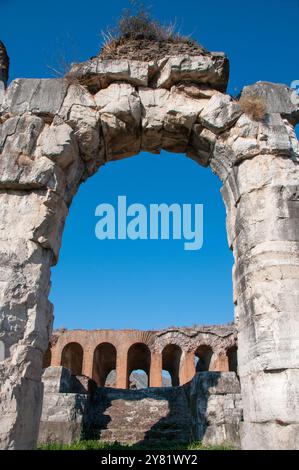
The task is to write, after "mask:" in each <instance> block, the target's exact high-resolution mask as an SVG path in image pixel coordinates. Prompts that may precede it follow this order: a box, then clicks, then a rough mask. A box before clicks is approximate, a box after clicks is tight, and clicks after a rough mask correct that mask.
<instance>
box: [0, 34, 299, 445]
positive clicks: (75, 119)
mask: <svg viewBox="0 0 299 470" xmlns="http://www.w3.org/2000/svg"><path fill="white" fill-rule="evenodd" d="M168 46H169V45H168ZM159 47H160V46H159ZM136 49H138V50H139V53H140V54H139V56H138V54H134V47H132V46H130V48H129V50H128V49H127V50H120V51H117V53H115V55H114V56H113V57H109V56H107V55H106V56H101V55H100V56H98V57H95V58H92V59H90V60H88V61H87V62H84V63H80V64H75V65H73V67H72V69H71V70H70V72H69V73H68V75H67V76H66V77H65V78H62V79H16V80H14V81H13V82H12V83H11V84H10V85H9V86H8V88H5V87H4V86H2V87H0V152H1V155H0V189H1V191H0V199H1V202H0V211H1V216H0V250H1V256H0V281H1V282H0V299H1V310H0V355H1V356H0V398H1V400H0V416H1V418H0V419H1V426H0V448H2V449H31V448H34V447H35V446H36V444H37V439H38V434H39V432H40V433H42V434H43V433H44V431H45V427H47V426H48V422H47V418H48V413H49V412H50V411H49V410H50V409H52V408H53V407H52V405H51V406H50V408H49V407H46V408H45V403H46V402H44V408H43V415H42V420H41V413H42V406H43V403H42V402H43V384H42V382H41V376H42V371H43V369H42V366H43V360H44V355H45V352H46V350H47V348H48V345H49V341H50V338H51V334H52V323H53V306H52V305H51V303H50V302H49V300H48V294H49V289H50V270H51V267H52V266H54V265H55V264H56V263H57V262H58V257H59V250H60V245H61V237H62V233H63V228H64V224H65V220H66V217H67V214H68V209H69V207H70V204H71V202H72V199H73V197H74V196H75V194H76V192H77V190H78V188H79V186H80V184H81V183H83V182H84V181H85V180H86V179H87V178H88V177H90V176H91V175H93V174H94V173H95V172H96V171H98V169H99V168H100V167H102V166H103V165H105V164H109V161H111V160H118V159H120V158H125V157H130V156H131V155H136V154H138V153H139V152H140V151H147V152H152V153H159V152H160V151H161V150H162V149H165V150H168V151H170V152H175V153H185V154H186V155H187V156H188V157H190V158H192V159H194V160H195V161H196V162H198V164H200V165H203V166H205V167H210V168H211V170H212V171H213V172H214V173H216V175H217V176H218V177H219V178H220V180H221V181H222V189H221V194H222V197H223V201H224V204H225V206H226V213H227V220H226V227H227V237H228V245H229V247H230V248H231V249H232V251H233V255H234V269H233V291H234V292H233V299H234V304H235V326H236V329H237V336H238V377H239V380H240V384H239V380H238V378H237V375H236V373H235V372H232V371H228V372H225V371H223V370H226V371H227V369H228V368H229V367H228V365H227V364H228V363H227V357H226V356H227V355H225V351H224V350H223V351H221V348H220V349H219V351H218V352H219V354H218V353H217V351H215V352H216V354H215V353H214V357H213V362H212V364H211V366H213V368H214V371H210V372H207V371H203V372H199V373H198V374H196V375H195V377H193V378H192V375H193V374H194V351H195V349H192V348H191V349H190V350H189V349H188V348H187V349H186V350H184V348H183V347H182V348H181V349H182V358H183V361H184V366H183V367H182V369H181V371H180V372H178V368H177V367H176V368H175V369H176V370H174V371H172V372H171V375H172V380H173V384H174V385H178V384H179V386H175V387H168V388H167V390H166V389H164V388H163V387H159V386H160V384H161V374H160V371H161V367H162V368H163V367H165V368H166V369H168V370H172V369H173V368H174V366H173V364H174V363H175V361H174V360H173V358H174V356H175V351H174V348H172V349H170V348H169V350H168V352H167V351H166V352H165V350H164V357H163V349H162V354H161V350H160V349H157V351H156V350H155V349H153V350H151V348H152V347H154V346H153V345H155V344H156V346H157V347H158V346H159V348H160V347H162V344H163V347H164V345H165V346H166V347H167V345H166V343H163V333H160V332H159V333H155V334H154V338H152V339H153V345H152V344H150V345H149V344H147V342H146V341H144V338H143V339H142V341H141V339H140V338H139V339H138V342H137V343H136V341H137V339H136V338H130V334H129V333H128V332H127V333H124V332H119V333H118V334H117V344H115V343H114V341H113V340H115V339H116V338H115V336H113V335H115V334H114V333H108V332H106V333H97V332H91V333H88V334H90V335H91V336H90V337H91V338H92V341H90V343H89V341H86V342H84V341H85V340H84V335H85V333H84V332H69V333H68V332H66V333H65V334H63V335H61V336H60V337H59V338H58V340H57V343H56V345H54V346H53V348H52V354H53V356H52V359H51V363H52V364H55V365H56V366H55V367H48V368H47V369H45V372H44V375H43V382H44V389H45V396H47V393H48V397H49V401H51V400H52V401H51V403H52V404H53V406H54V405H55V406H54V407H58V406H60V405H61V406H62V405H63V406H62V408H61V409H66V408H67V407H68V409H76V410H77V411H76V412H78V413H77V414H79V411H78V409H80V410H81V411H80V412H81V418H82V420H83V422H84V423H85V424H86V423H87V424H86V426H87V428H86V429H87V431H86V432H87V434H88V432H89V431H88V430H90V429H91V428H92V429H97V426H98V425H99V424H98V423H95V422H94V421H92V420H94V419H95V416H98V418H99V420H100V421H101V422H104V424H105V423H106V421H105V420H106V418H107V415H106V414H105V413H106V411H105V410H104V409H103V406H104V404H105V407H104V408H105V409H106V408H107V406H108V405H109V403H111V402H114V404H115V407H114V408H113V409H114V411H113V413H114V415H113V419H112V418H111V422H113V420H114V422H115V423H117V420H118V418H119V417H120V416H121V412H120V408H119V407H118V406H119V401H118V399H116V398H117V397H118V398H119V397H120V394H122V395H121V396H122V397H123V399H124V400H125V402H126V406H127V408H128V409H129V407H130V406H131V405H132V403H134V406H135V407H136V409H139V408H138V407H141V408H140V412H141V413H143V415H142V416H143V418H142V419H143V420H144V421H147V420H148V426H150V427H151V430H152V433H154V431H155V429H156V428H155V422H154V420H153V418H155V414H154V412H153V411H152V410H153V400H155V402H159V403H160V405H161V407H162V408H161V409H160V419H159V420H160V422H162V424H163V422H164V421H163V420H165V419H168V418H167V416H166V414H167V413H168V414H169V416H170V417H169V419H170V420H171V422H172V423H173V422H174V421H175V419H178V416H179V415H180V416H183V418H182V419H181V425H180V429H188V426H189V424H190V422H191V421H192V420H193V421H192V422H193V425H192V426H193V427H195V428H196V427H197V431H196V432H197V434H196V435H197V437H200V438H202V439H203V441H204V440H205V436H207V435H209V442H211V441H213V436H214V435H216V434H217V432H218V431H217V429H221V432H222V431H223V430H224V431H225V430H226V429H228V427H227V426H226V424H227V420H228V417H229V419H230V420H232V418H233V417H234V419H235V421H233V422H232V421H230V423H229V424H230V426H229V429H232V428H233V427H234V426H235V423H236V422H237V423H238V425H239V424H240V438H241V447H242V448H243V449H298V448H299V432H298V431H299V337H298V334H299V333H298V332H299V316H298V305H299V297H298V292H299V250H298V248H299V231H298V227H299V224H298V218H299V210H298V207H299V205H298V201H299V167H298V162H299V146H298V140H297V137H296V134H295V125H296V124H297V123H298V120H299V103H298V100H297V101H296V100H294V93H293V90H291V89H290V88H288V86H286V85H278V84H272V83H264V82H258V83H256V84H254V85H251V86H247V87H245V88H244V89H243V91H242V93H241V96H242V97H246V96H255V97H259V98H260V99H262V100H263V102H264V103H265V114H264V116H263V117H262V118H261V117H260V118H258V119H257V118H255V117H254V116H253V115H251V114H250V113H248V112H246V110H245V111H244V108H242V106H241V105H240V102H239V101H238V100H236V99H234V98H233V97H231V96H230V95H228V94H226V87H227V82H228V59H227V58H226V56H225V54H223V53H219V52H217V53H213V52H208V51H205V50H203V49H202V48H200V47H195V46H194V45H190V44H189V45H188V44H187V43H186V44H171V45H170V46H169V47H168V49H167V50H166V49H165V48H164V49H163V47H162V49H161V50H156V49H155V47H148V48H147V49H146V50H145V51H142V50H141V49H140V41H138V47H137V46H136ZM140 51H141V52H140ZM167 334H169V335H171V333H170V332H169V333H167ZM122 335H123V336H126V339H125V340H124V342H123V343H122V342H121V340H120V338H121V337H122ZM134 335H135V333H133V336H134ZM137 336H138V335H137ZM128 338H130V340H129V339H128ZM82 341H83V343H82V344H81V342H82ZM131 341H132V343H131ZM188 341H189V340H188ZM70 343H78V344H80V345H81V347H82V349H83V356H82V358H81V359H80V361H78V357H79V356H80V354H81V355H82V351H81V350H79V349H78V347H75V346H74V345H73V346H68V345H69V344H70ZM104 343H105V344H106V346H105V347H102V349H101V347H100V348H99V349H98V350H97V351H98V352H96V355H97V354H98V353H101V352H102V353H103V352H105V351H106V352H107V350H108V348H110V352H111V353H112V350H113V348H111V346H107V343H109V344H111V345H113V346H114V347H115V349H116V351H117V350H118V348H119V347H123V348H125V347H127V348H128V351H127V353H124V354H119V358H120V360H119V361H118V362H117V359H116V365H115V363H114V362H115V361H114V362H113V366H114V365H115V367H116V370H117V384H118V386H119V387H122V388H126V387H127V385H128V372H129V371H130V370H131V368H132V367H134V368H135V367H140V366H141V364H139V362H138V361H139V359H140V358H142V357H143V358H144V360H143V363H142V367H143V368H145V369H146V370H147V372H148V373H149V376H150V379H149V380H150V385H151V387H149V388H148V389H146V390H143V391H134V392H135V395H134V396H132V395H125V394H128V393H129V394H131V393H133V392H132V391H129V390H123V389H114V388H113V389H109V388H107V389H106V388H105V387H98V392H97V394H96V395H95V397H96V398H95V401H94V404H93V407H92V408H90V401H88V395H85V394H84V393H77V392H75V391H74V388H73V385H72V383H71V373H70V371H69V370H68V369H67V368H65V367H63V366H61V363H62V364H63V365H67V366H68V367H70V368H71V369H72V368H73V372H75V375H76V373H77V372H82V371H83V373H84V374H87V376H88V377H91V378H92V377H94V379H95V381H96V382H97V385H99V384H100V385H103V383H104V377H105V375H106V373H107V370H108V369H109V368H110V367H111V364H110V365H109V367H108V365H107V364H104V366H103V367H102V369H101V368H99V367H96V368H95V369H94V366H93V358H94V354H95V351H96V348H97V347H98V346H99V345H101V344H104ZM136 344H138V345H139V346H138V348H139V354H136V347H135V346H134V345H136ZM140 344H142V345H143V346H140ZM144 345H145V346H144ZM195 346H196V347H197V345H194V347H195ZM199 346H200V345H199ZM131 347H132V348H134V347H135V351H134V349H130V348H131ZM217 347H218V346H217ZM63 348H68V349H63ZM76 348H77V349H76ZM105 348H106V349H105ZM149 350H150V354H151V356H150V355H149ZM78 351H80V353H78ZM113 351H114V350H113ZM130 351H131V353H130ZM176 351H177V350H176ZM114 353H115V351H114ZM114 353H112V354H109V358H111V357H113V354H114ZM114 355H115V354H114ZM99 357H100V356H99ZM137 357H138V358H139V359H138V361H137V359H136V358H137ZM149 357H151V362H150V365H149ZM121 358H122V361H123V364H121ZM170 358H172V359H170ZM81 360H82V371H81ZM163 360H164V366H163ZM109 361H110V359H109ZM161 361H162V366H161ZM104 362H105V361H104ZM137 362H138V363H137ZM79 363H80V366H78V364H79ZM167 364H168V365H167ZM77 366H78V369H77ZM221 371H223V372H221ZM73 375H74V374H73ZM188 381H189V382H188ZM77 385H78V384H77ZM77 385H76V387H77ZM240 385H241V391H240ZM105 390H106V392H105ZM115 390H116V391H115ZM159 390H160V392H159ZM165 390H166V391H165ZM105 393H106V394H105ZM161 393H164V395H163V397H164V398H163V397H162V395H159V394H161ZM125 397H127V398H125ZM155 397H156V399H155ZM186 397H188V398H186ZM186 400H187V401H188V403H189V404H190V403H191V405H192V406H191V408H192V410H193V411H192V412H194V415H193V417H191V418H190V416H187V415H186V414H184V413H185V412H184V413H183V412H182V413H181V414H180V411H179V410H181V409H184V410H185V409H186V406H185V405H186V403H187V402H186ZM240 400H242V409H243V412H242V417H241V412H240ZM166 402H168V403H169V404H170V408H169V407H168V408H167V407H164V405H165V403H166ZM146 403H147V404H148V405H146ZM182 403H184V405H182ZM48 404H49V402H48ZM59 404H60V405H59ZM79 405H80V406H79ZM78 406H79V408H78ZM95 406H96V407H97V408H96V409H97V413H95V412H94V411H95V408H94V407H95ZM146 406H147V407H146ZM74 407H75V408H74ZM84 410H85V411H84ZM167 410H168V411H167ZM194 410H195V411H194ZM229 410H231V411H229ZM206 413H209V417H208V418H209V419H207V418H206ZM162 415H163V417H162V418H161V416H162ZM216 418H217V419H216ZM190 419H191V421H190ZM203 419H205V425H203V424H202V423H203ZM213 419H214V421H213ZM40 421H41V426H40ZM45 423H46V424H45ZM54 424H55V426H56V430H57V428H58V427H59V421H57V422H56V423H54ZM106 424H107V423H106ZM53 426H54V425H53ZM67 426H68V431H69V432H70V433H71V434H72V432H73V430H74V429H75V428H76V431H74V433H75V434H72V435H71V437H75V436H76V432H78V427H76V426H77V425H76V426H75V427H74V426H73V425H72V423H68V425H67ZM117 429H119V427H118V426H115V428H113V430H112V429H111V430H109V429H108V428H106V431H105V433H106V434H105V433H104V434H103V436H104V437H105V438H107V439H112V436H113V437H115V439H118V438H119V439H121V436H119V437H118V436H117ZM52 431H53V429H52V430H50V432H52ZM53 432H54V431H53ZM126 432H127V433H129V432H130V430H129V429H127V431H126ZM225 432H226V431H225ZM232 432H234V431H232ZM109 433H110V434H109ZM40 435H41V434H40ZM226 436H227V435H226ZM152 437H153V434H152ZM184 437H185V438H186V436H184ZM143 438H144V437H142V436H141V437H140V439H143Z"/></svg>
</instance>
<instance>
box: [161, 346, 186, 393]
mask: <svg viewBox="0 0 299 470" xmlns="http://www.w3.org/2000/svg"><path fill="white" fill-rule="evenodd" d="M181 356H182V350H181V348H180V347H179V346H177V345H176V344H168V345H167V346H165V348H164V349H163V351H162V369H163V370H166V371H168V372H169V374H170V376H171V385H172V386H173V387H177V386H179V385H180V365H181Z"/></svg>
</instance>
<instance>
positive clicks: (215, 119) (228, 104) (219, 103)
mask: <svg viewBox="0 0 299 470" xmlns="http://www.w3.org/2000/svg"><path fill="white" fill-rule="evenodd" d="M241 114H242V110H241V108H240V106H239V104H238V103H237V102H235V101H234V100H233V98H231V96H229V95H223V94H221V93H218V94H216V95H213V96H212V98H211V99H210V100H209V101H208V103H207V105H206V106H205V108H204V109H203V111H202V113H201V114H200V121H201V123H202V124H203V126H205V127H207V128H208V129H210V130H211V131H212V132H214V133H216V134H219V133H221V132H223V131H225V130H226V129H228V128H229V127H231V126H232V125H233V124H234V123H235V122H236V120H237V119H238V118H239V117H240V116H241Z"/></svg>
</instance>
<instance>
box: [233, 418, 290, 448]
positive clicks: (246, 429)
mask: <svg viewBox="0 0 299 470" xmlns="http://www.w3.org/2000/svg"><path fill="white" fill-rule="evenodd" d="M240 434H241V443H242V449H244V450H286V449H288V450H298V449H299V425H298V424H296V423H294V424H288V425H285V424H284V423H279V422H278V421H277V422H273V423H250V422H244V423H241V426H240Z"/></svg>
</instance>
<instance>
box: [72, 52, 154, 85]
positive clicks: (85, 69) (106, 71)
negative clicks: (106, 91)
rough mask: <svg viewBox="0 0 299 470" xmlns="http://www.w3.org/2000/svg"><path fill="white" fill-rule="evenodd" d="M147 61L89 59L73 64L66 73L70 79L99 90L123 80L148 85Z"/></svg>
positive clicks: (133, 83)
mask: <svg viewBox="0 0 299 470" xmlns="http://www.w3.org/2000/svg"><path fill="white" fill-rule="evenodd" d="M148 70H149V65H148V63H147V62H140V61H136V60H126V59H114V60H102V59H99V58H97V59H91V60H89V61H87V62H82V63H80V64H74V65H73V66H72V68H71V70H70V72H69V73H68V76H69V77H70V78H72V79H77V80H78V81H80V82H81V83H86V85H87V86H88V87H90V88H92V87H95V89H97V90H99V89H102V88H107V87H108V86H109V85H110V84H111V83H112V82H119V81H124V82H127V83H130V84H132V85H135V86H147V85H148Z"/></svg>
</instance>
